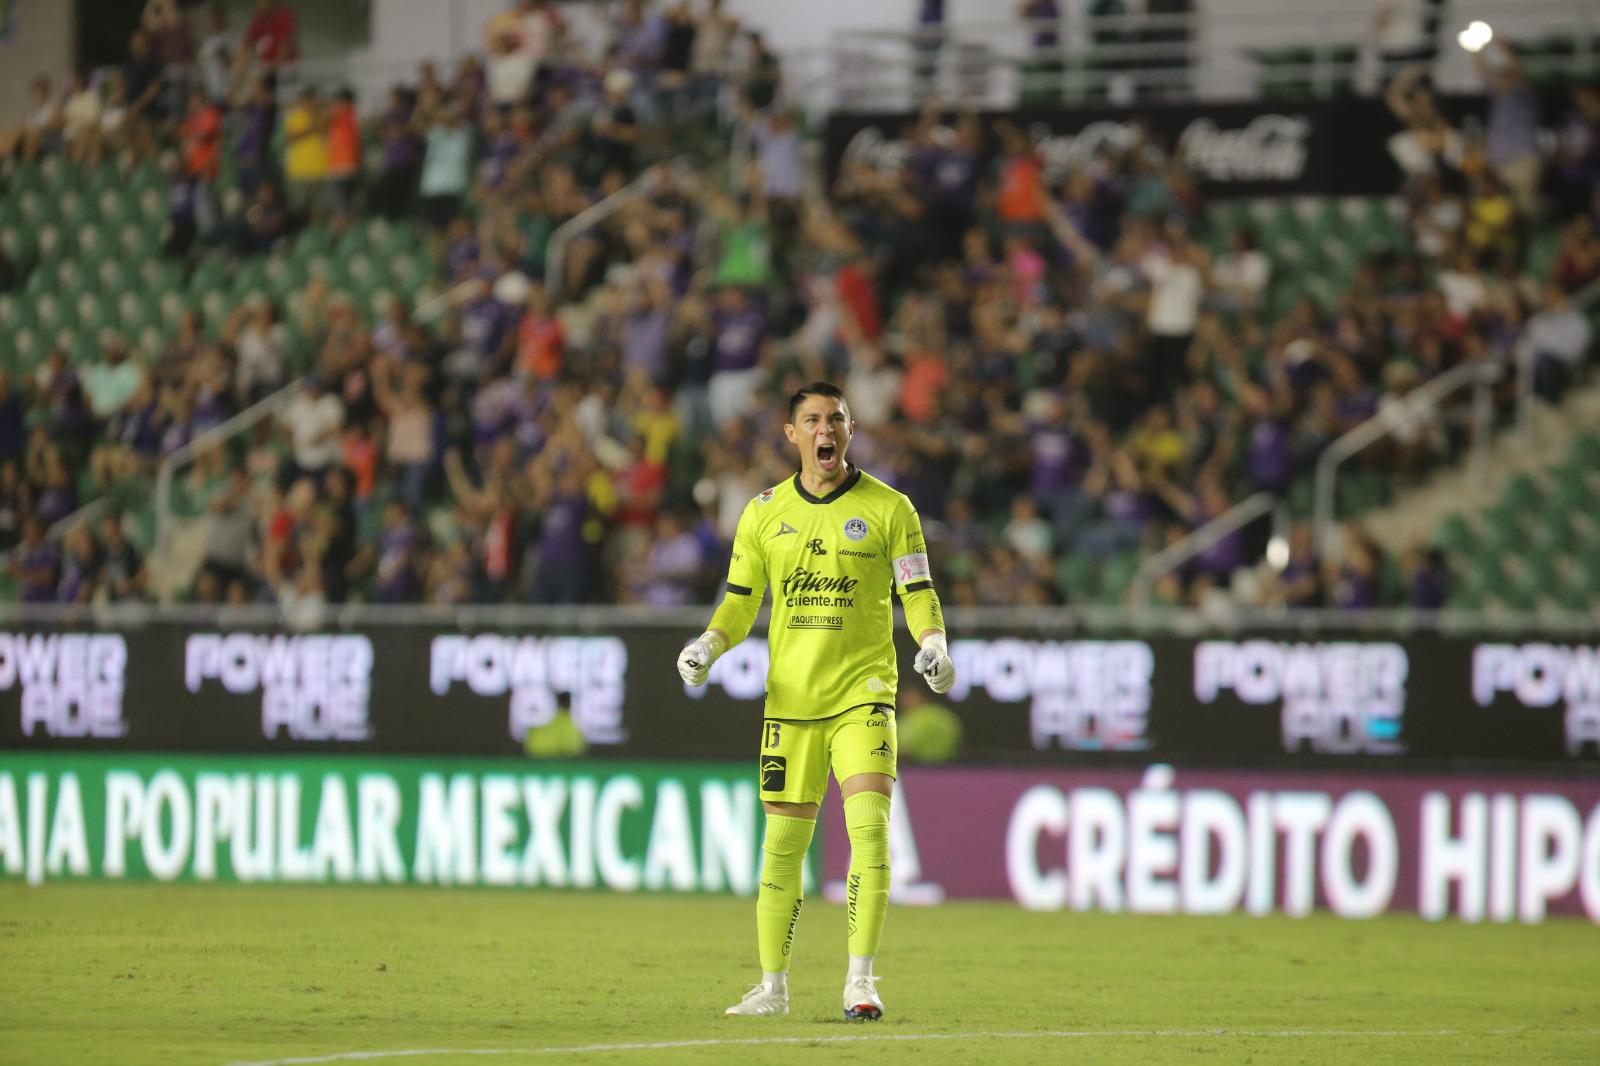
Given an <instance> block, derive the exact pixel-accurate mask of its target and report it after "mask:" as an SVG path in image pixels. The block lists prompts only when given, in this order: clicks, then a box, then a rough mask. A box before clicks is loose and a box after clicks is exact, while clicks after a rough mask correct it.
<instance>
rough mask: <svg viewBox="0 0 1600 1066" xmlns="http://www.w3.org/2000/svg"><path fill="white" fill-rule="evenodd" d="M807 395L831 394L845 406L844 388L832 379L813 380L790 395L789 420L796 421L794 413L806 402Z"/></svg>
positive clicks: (846, 404)
mask: <svg viewBox="0 0 1600 1066" xmlns="http://www.w3.org/2000/svg"><path fill="white" fill-rule="evenodd" d="M807 396H831V397H833V398H834V399H835V400H838V401H839V403H840V404H841V405H843V406H845V407H848V406H849V404H848V403H846V402H845V398H844V390H843V389H841V388H840V387H839V386H837V385H835V384H834V383H833V382H831V381H813V382H812V383H811V384H809V385H802V386H801V387H800V390H799V391H798V392H796V393H795V394H794V395H793V396H791V397H789V421H791V422H793V421H794V413H795V411H796V410H798V409H799V407H800V405H801V404H803V403H805V402H806V397H807Z"/></svg>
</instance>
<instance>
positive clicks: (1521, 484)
mask: <svg viewBox="0 0 1600 1066" xmlns="http://www.w3.org/2000/svg"><path fill="white" fill-rule="evenodd" d="M1543 500H1544V491H1543V490H1542V489H1540V488H1539V484H1538V482H1536V481H1534V480H1533V478H1532V477H1530V476H1528V475H1527V474H1518V475H1517V476H1516V477H1514V478H1512V479H1511V481H1510V482H1509V483H1508V484H1507V485H1506V490H1505V493H1504V494H1503V495H1502V496H1501V497H1500V502H1501V504H1502V505H1503V506H1504V507H1506V508H1507V509H1509V510H1511V511H1514V512H1518V513H1521V514H1527V513H1528V512H1530V511H1534V510H1537V509H1538V507H1539V505H1540V504H1541V503H1542V502H1543Z"/></svg>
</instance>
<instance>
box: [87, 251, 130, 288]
mask: <svg viewBox="0 0 1600 1066" xmlns="http://www.w3.org/2000/svg"><path fill="white" fill-rule="evenodd" d="M94 279H95V283H96V284H97V285H98V286H99V287H100V291H101V292H103V293H119V292H121V291H122V290H123V289H126V288H127V287H128V272H127V270H126V269H125V268H124V267H123V265H122V263H121V262H120V261H119V260H116V259H101V260H100V262H99V265H98V266H97V267H96V268H95V272H94Z"/></svg>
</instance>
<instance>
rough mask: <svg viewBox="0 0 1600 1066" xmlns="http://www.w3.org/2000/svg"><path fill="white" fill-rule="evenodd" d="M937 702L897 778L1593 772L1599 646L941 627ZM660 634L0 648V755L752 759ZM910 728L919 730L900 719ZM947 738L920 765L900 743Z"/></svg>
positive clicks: (176, 638) (135, 639)
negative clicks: (1022, 771) (948, 662)
mask: <svg viewBox="0 0 1600 1066" xmlns="http://www.w3.org/2000/svg"><path fill="white" fill-rule="evenodd" d="M956 633H957V636H956V639H954V640H952V641H951V644H950V652H951V655H952V657H953V659H954V661H955V664H956V674H957V682H956V687H955V688H954V689H953V690H952V691H951V692H950V693H949V694H948V696H944V697H939V698H937V701H936V702H935V700H934V699H933V698H931V697H930V696H929V694H928V693H927V692H926V690H925V689H924V688H923V687H922V686H921V685H920V684H917V683H916V679H915V677H914V676H913V675H911V674H910V671H909V669H908V668H904V664H908V663H909V662H910V660H911V656H912V655H913V654H914V651H915V649H914V648H912V647H911V645H910V643H909V640H908V639H907V638H906V637H905V635H904V634H902V635H901V641H902V646H901V656H900V661H901V663H902V665H903V671H902V673H903V676H902V677H901V692H902V696H901V712H902V714H901V727H902V732H903V734H904V735H905V737H906V738H907V739H905V740H903V745H904V746H905V749H906V750H905V754H906V755H907V756H908V757H909V758H910V759H911V760H912V761H917V760H924V761H927V760H930V759H937V761H951V762H955V763H957V764H963V765H983V764H993V763H1006V764H1025V765H1044V766H1050V765H1056V766H1063V765H1071V766H1084V767H1092V766H1100V767H1110V766H1118V767H1130V768H1134V767H1139V766H1143V765H1147V764H1149V763H1151V762H1171V763H1174V764H1178V765H1185V766H1205V765H1214V766H1220V765H1239V764H1243V765H1250V766H1255V767H1277V768H1282V769H1361V770H1387V769H1401V768H1404V769H1407V770H1468V771H1473V772H1487V771H1494V770H1497V769H1498V770H1512V771H1519V770H1532V771H1537V772H1540V773H1552V772H1567V773H1593V772H1595V771H1596V770H1600V643H1596V642H1595V641H1594V640H1593V639H1578V640H1574V639H1569V638H1563V639H1560V640H1529V639H1522V640H1519V641H1515V642H1508V641H1504V640H1479V639H1473V638H1469V637H1464V636H1462V637H1457V636H1443V635H1438V634H1417V635H1412V636H1407V637H1405V638H1403V639H1394V638H1391V639H1384V638H1382V637H1381V636H1380V637H1376V638H1375V637H1374V636H1373V635H1372V634H1359V635H1333V634H1327V633H1322V634H1319V635H1317V636H1316V637H1302V636H1299V635H1293V634H1283V633H1276V634H1259V635H1237V636H1231V637H1229V638H1228V639H1191V638H1183V637H1170V636H1136V635H1131V634H1129V635H1122V636H1114V635H1113V636H1095V637H1092V638H1078V639H1057V638H1055V637H1042V636H1039V635H1038V634H1037V633H1025V632H1008V631H1004V630H998V629H974V628H968V629H957V631H956ZM684 638H685V634H684V633H682V632H679V631H678V630H676V629H672V628H665V627H659V626H657V627H652V626H639V627H631V628H630V627H612V628H608V629H604V630H600V629H596V630H570V629H569V630H555V629H550V630H524V631H519V632H516V633H505V632H476V633H474V632H461V631H458V630H447V629H442V628H441V629H429V628H427V627H421V626H416V627H412V626H407V627H384V626H377V627H373V628H370V629H367V630H363V631H355V630H341V631H337V632H327V633H294V634H290V633H283V632H252V631H231V632H213V631H204V630H194V629H186V628H183V627H179V626H174V625H153V626H149V627H145V628H139V629H130V630H128V631H126V632H121V633H117V632H94V633H72V632H44V631H33V632H0V750H3V749H33V750H48V749H56V750H81V749H88V750H115V751H147V752H149V751H159V752H216V753H221V752H227V753H241V754H242V753H279V754H309V753H317V752H321V753H354V752H362V753H373V754H387V755H404V754H427V755H454V756H490V755H516V756H521V755H525V754H533V755H539V756H552V755H565V756H569V757H576V756H579V755H587V756H588V757H590V758H599V759H607V758H617V759H639V758H645V759H735V760H742V759H746V758H749V757H750V756H751V755H752V753H754V752H755V751H756V746H757V743H758V740H759V736H760V730H761V717H760V708H761V700H762V695H763V692H764V689H765V679H766V671H767V649H766V642H765V640H764V639H763V638H762V635H761V633H760V632H759V631H757V632H756V633H754V634H752V636H751V638H750V639H749V640H746V641H745V642H744V643H743V644H741V645H739V646H738V647H736V648H734V649H732V650H731V651H730V652H729V653H728V654H726V655H724V656H723V657H722V658H721V659H720V660H719V661H718V662H717V663H716V665H715V667H714V668H713V669H712V672H711V677H710V680H709V682H708V683H707V684H706V685H705V686H704V687H702V688H699V689H689V688H686V687H684V686H683V685H682V684H681V683H680V682H679V681H678V679H677V677H676V675H675V673H674V672H673V668H672V664H673V660H674V658H675V657H676V655H677V653H678V650H679V648H680V647H681V644H682V641H683V639H684ZM919 715H920V716H921V717H920V719H919V718H918V716H919ZM930 721H939V722H942V723H943V725H942V726H941V730H942V734H943V735H944V736H945V741H946V743H944V744H942V748H944V749H947V750H941V751H940V752H939V753H938V754H937V755H936V756H930V755H928V754H926V753H924V752H923V751H922V750H920V749H919V748H918V746H917V745H916V744H915V743H914V742H913V738H914V735H915V734H916V733H917V732H918V730H917V729H915V728H913V727H914V726H920V725H925V724H927V723H928V722H930Z"/></svg>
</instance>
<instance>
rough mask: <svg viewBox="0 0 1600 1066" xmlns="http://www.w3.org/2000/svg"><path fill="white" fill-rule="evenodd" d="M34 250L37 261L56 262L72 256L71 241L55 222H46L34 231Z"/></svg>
mask: <svg viewBox="0 0 1600 1066" xmlns="http://www.w3.org/2000/svg"><path fill="white" fill-rule="evenodd" d="M35 232H36V235H37V244H36V250H37V254H38V258H39V262H40V263H41V264H43V263H58V262H60V261H61V260H63V259H67V258H69V257H71V256H72V254H73V251H72V241H71V240H70V239H68V237H67V234H66V233H65V232H64V231H63V230H62V228H61V227H60V226H57V225H56V224H55V223H53V222H52V223H46V224H45V225H43V226H40V227H39V228H38V229H37V230H36V231H35Z"/></svg>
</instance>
